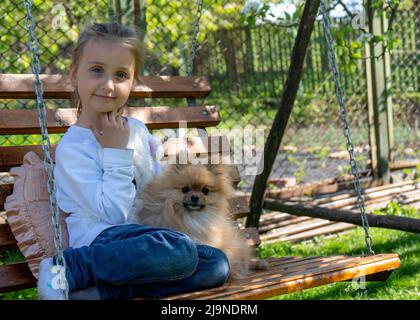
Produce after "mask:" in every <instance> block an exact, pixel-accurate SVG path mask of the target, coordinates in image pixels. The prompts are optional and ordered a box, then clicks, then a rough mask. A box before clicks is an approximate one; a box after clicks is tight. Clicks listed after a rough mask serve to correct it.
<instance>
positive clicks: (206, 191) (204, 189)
mask: <svg viewBox="0 0 420 320" xmlns="http://www.w3.org/2000/svg"><path fill="white" fill-rule="evenodd" d="M201 192H202V193H204V194H206V195H207V194H208V193H209V192H210V190H209V189H208V188H206V187H204V188H203V189H202V190H201Z"/></svg>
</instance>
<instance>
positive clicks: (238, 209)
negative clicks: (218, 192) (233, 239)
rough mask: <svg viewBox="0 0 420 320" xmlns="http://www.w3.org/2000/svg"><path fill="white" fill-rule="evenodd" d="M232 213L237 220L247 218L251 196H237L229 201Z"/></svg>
mask: <svg viewBox="0 0 420 320" xmlns="http://www.w3.org/2000/svg"><path fill="white" fill-rule="evenodd" d="M229 205H230V213H231V214H232V216H233V217H234V218H235V219H239V218H243V217H246V216H247V214H248V212H249V196H236V197H234V198H232V199H229Z"/></svg>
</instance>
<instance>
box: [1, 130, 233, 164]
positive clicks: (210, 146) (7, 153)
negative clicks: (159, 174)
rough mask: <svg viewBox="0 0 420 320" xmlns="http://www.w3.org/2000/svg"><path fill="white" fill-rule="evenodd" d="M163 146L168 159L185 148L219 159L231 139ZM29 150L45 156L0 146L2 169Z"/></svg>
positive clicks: (182, 140)
mask: <svg viewBox="0 0 420 320" xmlns="http://www.w3.org/2000/svg"><path fill="white" fill-rule="evenodd" d="M163 146H164V157H166V160H169V159H168V158H167V157H169V156H173V157H174V156H175V155H177V154H178V153H179V152H180V151H185V150H187V151H188V154H191V155H197V156H200V155H201V156H204V157H207V155H213V156H214V157H216V158H219V159H221V157H224V159H229V158H230V153H229V141H228V140H227V137H226V136H211V137H207V138H201V137H187V138H171V139H169V140H168V141H166V142H165V143H164V144H163ZM55 149H56V145H51V150H50V153H51V156H52V157H53V159H54V158H55ZM29 151H33V152H35V153H36V154H38V156H40V157H41V158H43V154H42V149H41V147H40V146H17V147H0V171H9V170H10V168H12V167H17V166H20V165H21V164H22V160H23V156H24V155H25V154H26V153H28V152H29ZM226 161H227V160H226ZM223 163H225V162H223Z"/></svg>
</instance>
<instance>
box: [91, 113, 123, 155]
mask: <svg viewBox="0 0 420 320" xmlns="http://www.w3.org/2000/svg"><path fill="white" fill-rule="evenodd" d="M101 123H102V131H101V132H99V130H98V129H97V128H96V127H95V126H94V125H92V124H89V128H90V129H91V130H92V132H93V134H94V136H95V137H96V140H98V142H99V143H100V144H101V146H102V147H103V148H115V149H124V148H126V147H127V144H128V138H129V135H130V128H129V127H128V121H127V118H125V117H122V116H120V115H118V113H117V111H110V112H106V113H102V114H101Z"/></svg>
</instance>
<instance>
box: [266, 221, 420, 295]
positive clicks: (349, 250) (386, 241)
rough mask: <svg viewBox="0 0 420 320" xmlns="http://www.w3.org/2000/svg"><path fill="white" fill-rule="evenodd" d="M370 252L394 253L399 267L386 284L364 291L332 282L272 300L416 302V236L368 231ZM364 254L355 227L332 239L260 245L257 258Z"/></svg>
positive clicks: (419, 282) (419, 241) (419, 272)
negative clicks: (398, 257)
mask: <svg viewBox="0 0 420 320" xmlns="http://www.w3.org/2000/svg"><path fill="white" fill-rule="evenodd" d="M370 234H371V236H372V238H373V241H374V246H373V250H374V251H375V253H376V254H379V253H397V254H398V255H399V256H400V260H401V267H400V268H398V269H396V270H395V271H394V272H393V273H392V274H391V276H390V277H389V278H388V280H387V281H386V282H370V283H369V282H368V283H366V286H365V288H364V289H360V288H356V287H355V286H353V284H352V283H351V282H342V283H334V284H330V285H325V286H321V287H316V288H312V289H308V290H304V291H301V292H297V293H292V294H288V295H281V296H277V297H274V298H272V299H274V300H304V299H307V300H365V299H369V300H420V234H413V233H408V232H402V231H396V230H387V229H378V228H370ZM366 252H367V250H366V245H365V242H364V231H363V229H362V228H357V229H354V230H351V231H348V232H346V233H341V234H337V235H335V236H333V238H326V237H317V238H315V239H313V240H311V241H309V242H304V243H298V244H290V243H277V244H270V245H264V244H262V245H261V246H260V247H259V249H258V255H259V256H260V257H269V256H279V257H281V256H320V255H321V256H330V255H342V254H344V255H349V256H352V255H361V254H362V253H363V254H365V253H366Z"/></svg>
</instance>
